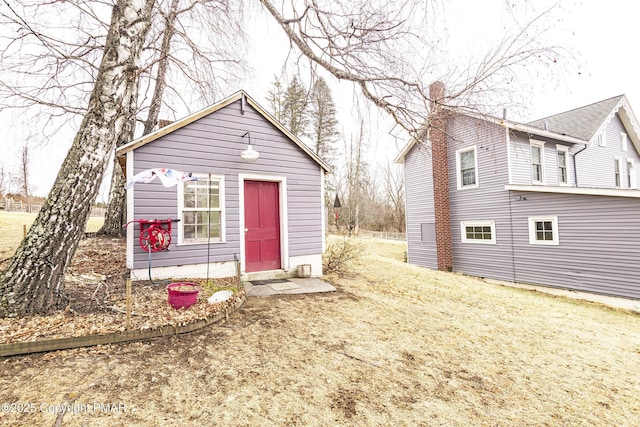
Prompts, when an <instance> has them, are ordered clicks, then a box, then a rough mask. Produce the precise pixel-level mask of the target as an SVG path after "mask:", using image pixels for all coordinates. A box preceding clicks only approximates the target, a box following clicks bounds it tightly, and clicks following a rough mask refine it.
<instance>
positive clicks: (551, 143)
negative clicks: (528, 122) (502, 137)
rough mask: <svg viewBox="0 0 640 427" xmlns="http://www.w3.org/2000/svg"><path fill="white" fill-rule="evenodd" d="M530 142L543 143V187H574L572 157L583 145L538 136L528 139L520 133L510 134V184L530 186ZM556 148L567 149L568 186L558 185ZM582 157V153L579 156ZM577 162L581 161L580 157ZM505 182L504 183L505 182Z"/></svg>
mask: <svg viewBox="0 0 640 427" xmlns="http://www.w3.org/2000/svg"><path fill="white" fill-rule="evenodd" d="M531 140H535V141H540V142H544V151H543V152H544V170H543V176H544V185H552V186H558V185H568V186H573V185H575V182H576V181H575V174H574V166H573V164H574V158H573V156H574V155H575V154H576V153H577V152H578V151H580V150H581V149H582V148H584V145H578V144H571V145H568V144H566V143H563V142H560V141H555V140H552V139H548V138H542V137H539V136H532V137H529V135H527V134H523V133H521V132H512V133H511V134H510V147H511V182H510V183H511V184H518V185H532V184H533V174H532V171H531V169H532V167H531ZM558 146H560V147H567V148H568V156H567V178H568V184H561V183H560V178H559V176H560V174H559V171H558ZM580 156H582V153H581V154H580ZM578 161H581V157H580V159H579V160H578ZM505 182H506V181H505Z"/></svg>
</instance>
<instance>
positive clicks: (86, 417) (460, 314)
mask: <svg viewBox="0 0 640 427" xmlns="http://www.w3.org/2000/svg"><path fill="white" fill-rule="evenodd" d="M365 244H366V254H365V255H364V256H363V257H362V258H361V259H360V260H358V261H357V262H355V263H353V265H352V267H351V270H350V272H349V273H348V274H347V275H344V276H341V277H340V276H337V275H332V276H329V277H327V278H326V279H327V280H329V281H331V282H332V283H334V284H335V285H336V286H337V287H338V292H336V293H333V294H322V295H302V296H293V297H273V298H261V299H258V298H250V299H248V300H247V302H246V303H245V305H244V306H243V307H242V308H241V309H240V310H239V311H238V312H236V313H234V314H233V315H231V316H230V318H229V321H228V322H226V323H222V324H219V325H215V326H213V327H209V328H207V329H205V330H202V331H199V332H195V333H192V334H188V335H183V336H179V337H172V338H166V339H157V340H152V341H147V342H142V343H133V344H126V345H119V346H102V347H94V348H88V349H78V350H67V351H59V352H54V353H49V354H40V355H30V356H21V357H13V358H7V359H4V360H0V365H1V369H0V402H3V403H9V404H10V405H9V406H6V405H5V406H3V407H2V409H3V411H4V412H0V425H46V426H52V425H54V423H55V422H56V418H57V417H58V415H57V414H56V413H54V412H55V410H56V409H58V410H60V409H61V406H60V405H64V404H65V403H69V402H73V404H72V405H70V408H71V411H74V410H75V411H76V412H77V413H67V414H65V415H64V417H59V418H60V419H61V421H62V425H65V426H66V425H69V426H81V425H91V426H113V425H140V426H158V425H162V426H182V425H233V426H235V425H239V426H256V425H260V426H280V425H301V426H302V425H304V426H306V425H331V426H333V425H349V426H352V425H355V426H376V425H377V426H390V425H424V426H432V425H444V426H465V425H474V426H475V425H483V426H485V425H486V426H489V425H491V426H514V425H517V426H527V425H530V426H541V425H548V426H555V425H559V426H569V425H570V426H601V425H611V426H613V425H615V426H637V425H639V424H640V369H639V366H640V316H638V315H637V314H633V313H628V312H624V311H619V310H613V309H609V308H606V307H603V306H599V305H595V304H590V303H585V302H578V301H573V300H568V299H564V298H556V297H551V296H547V295H543V294H539V293H533V292H529V291H524V290H519V289H513V288H508V287H502V286H497V285H491V284H487V283H484V282H482V281H480V280H477V279H474V278H470V277H464V276H461V275H456V274H446V273H439V272H434V271H429V270H426V269H422V268H418V267H413V266H408V265H406V264H404V263H403V262H402V258H403V255H404V245H402V244H399V243H389V242H382V241H377V240H366V241H365ZM12 403H13V404H15V405H13V406H11V404H12ZM25 404H26V405H25ZM100 404H102V405H107V404H111V405H114V406H113V407H115V409H116V410H112V411H104V410H103V411H101V410H100V408H99V405H100ZM94 405H95V406H94ZM25 409H26V410H27V411H33V412H24V411H25ZM102 409H107V408H106V407H105V406H103V408H102ZM12 410H13V411H18V410H21V411H23V412H21V413H16V412H11V411H12ZM118 410H119V411H118Z"/></svg>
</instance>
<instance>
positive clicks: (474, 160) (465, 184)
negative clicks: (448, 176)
mask: <svg viewBox="0 0 640 427" xmlns="http://www.w3.org/2000/svg"><path fill="white" fill-rule="evenodd" d="M476 154H477V150H476V146H475V145H474V146H473V147H470V148H463V149H460V150H457V151H456V164H457V165H456V166H457V169H458V189H460V188H475V187H477V186H478V157H477V155H476Z"/></svg>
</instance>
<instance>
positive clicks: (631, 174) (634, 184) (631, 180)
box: [626, 159, 638, 190]
mask: <svg viewBox="0 0 640 427" xmlns="http://www.w3.org/2000/svg"><path fill="white" fill-rule="evenodd" d="M629 165H631V167H629ZM626 166H627V184H628V185H629V188H630V189H632V190H636V189H637V188H638V180H637V177H636V164H635V161H634V160H633V159H627V162H626Z"/></svg>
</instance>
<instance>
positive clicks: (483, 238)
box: [460, 221, 496, 244]
mask: <svg viewBox="0 0 640 427" xmlns="http://www.w3.org/2000/svg"><path fill="white" fill-rule="evenodd" d="M495 227H496V224H495V221H463V222H461V223H460V233H461V236H462V239H461V240H462V242H465V243H492V244H495V243H496V233H495Z"/></svg>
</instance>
